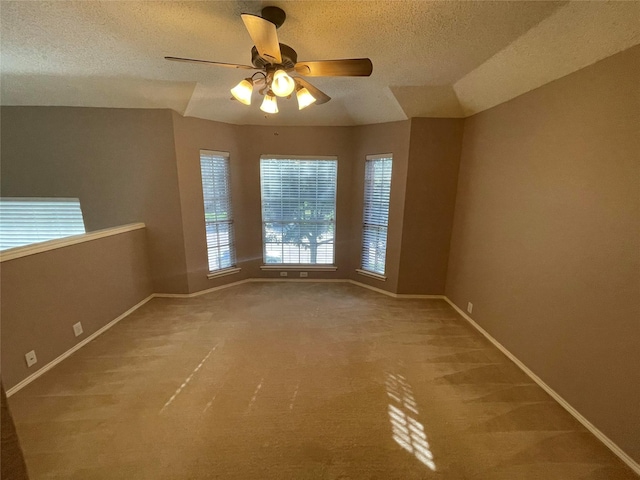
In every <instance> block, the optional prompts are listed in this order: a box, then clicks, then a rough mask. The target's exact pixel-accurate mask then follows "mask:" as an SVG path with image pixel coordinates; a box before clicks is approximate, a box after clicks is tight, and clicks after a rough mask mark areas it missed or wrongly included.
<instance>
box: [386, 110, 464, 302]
mask: <svg viewBox="0 0 640 480" xmlns="http://www.w3.org/2000/svg"><path fill="white" fill-rule="evenodd" d="M462 128H463V120H462V119H454V118H413V119H411V139H410V145H409V164H408V167H409V168H408V172H407V186H406V194H405V201H404V211H403V212H402V215H403V216H404V220H403V223H402V225H403V228H402V249H401V257H400V267H399V268H400V274H399V282H398V293H403V294H422V295H444V291H445V283H446V278H447V263H448V259H449V245H450V242H451V230H452V227H453V211H454V207H455V200H456V189H457V184H458V167H459V165H460V151H461V145H462Z"/></svg>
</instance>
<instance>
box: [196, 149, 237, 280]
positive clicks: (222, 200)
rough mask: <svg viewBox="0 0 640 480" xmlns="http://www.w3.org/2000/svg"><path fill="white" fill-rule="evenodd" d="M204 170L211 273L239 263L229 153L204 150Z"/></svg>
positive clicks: (205, 215) (201, 157) (205, 211)
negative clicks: (234, 227)
mask: <svg viewBox="0 0 640 480" xmlns="http://www.w3.org/2000/svg"><path fill="white" fill-rule="evenodd" d="M200 170H201V173H202V193H203V197H204V221H205V228H206V234H207V256H208V258H209V271H211V272H214V271H217V270H222V269H225V268H231V267H233V266H235V264H236V253H235V244H234V238H233V213H232V209H231V187H230V184H229V154H228V153H223V152H212V151H208V150H201V151H200Z"/></svg>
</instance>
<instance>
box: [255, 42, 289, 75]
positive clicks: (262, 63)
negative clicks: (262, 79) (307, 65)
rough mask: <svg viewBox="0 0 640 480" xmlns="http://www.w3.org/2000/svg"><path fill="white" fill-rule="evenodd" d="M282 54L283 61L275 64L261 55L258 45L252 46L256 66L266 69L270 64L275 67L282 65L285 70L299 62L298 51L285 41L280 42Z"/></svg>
mask: <svg viewBox="0 0 640 480" xmlns="http://www.w3.org/2000/svg"><path fill="white" fill-rule="evenodd" d="M280 56H281V57H282V63H281V64H278V65H273V64H272V63H271V62H269V61H267V60H265V59H264V58H262V57H261V56H260V54H259V53H258V49H257V48H256V47H253V48H251V63H252V64H253V65H254V66H255V67H256V68H260V69H266V68H267V67H269V66H270V65H273V66H274V67H276V66H281V67H282V68H283V69H284V70H290V69H292V68H293V67H294V66H295V64H296V63H297V62H298V54H297V53H296V51H295V50H294V49H293V48H291V47H290V46H289V45H285V44H284V43H281V44H280Z"/></svg>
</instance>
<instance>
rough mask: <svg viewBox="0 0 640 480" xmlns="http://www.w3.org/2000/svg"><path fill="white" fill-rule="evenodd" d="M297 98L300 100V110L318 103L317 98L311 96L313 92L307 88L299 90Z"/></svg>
mask: <svg viewBox="0 0 640 480" xmlns="http://www.w3.org/2000/svg"><path fill="white" fill-rule="evenodd" d="M296 97H297V98H298V110H302V109H303V108H305V107H308V106H309V105H311V104H312V103H313V102H315V101H316V99H315V97H314V96H313V95H311V92H309V90H307V88H306V87H302V88H301V89H300V90H298V91H297V92H296Z"/></svg>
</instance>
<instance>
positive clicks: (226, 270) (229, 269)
mask: <svg viewBox="0 0 640 480" xmlns="http://www.w3.org/2000/svg"><path fill="white" fill-rule="evenodd" d="M199 154H200V181H201V186H202V200H203V213H204V215H203V220H204V229H205V241H206V245H207V271H208V273H207V278H209V279H211V278H215V277H219V276H223V275H230V274H232V273H237V272H239V271H240V268H238V266H237V256H236V243H235V225H234V215H233V199H232V196H231V159H230V155H229V152H222V151H217V150H208V149H201V150H200V152H199ZM207 157H209V158H207ZM208 159H211V160H213V161H215V160H220V159H222V160H223V165H224V179H223V182H224V183H225V190H226V195H223V197H224V199H223V201H224V202H226V206H227V218H226V219H222V220H207V201H210V202H211V201H213V200H214V198H207V193H206V191H207V186H206V185H205V174H204V172H203V162H204V161H205V160H208ZM210 181H211V183H212V184H213V182H215V181H216V180H215V178H214V176H212V178H211V179H210ZM219 225H226V232H225V233H227V235H228V243H225V242H223V241H221V238H220V237H221V235H220V231H219ZM211 226H215V227H216V232H217V235H216V236H217V240H216V241H215V242H212V241H211V237H210V236H209V233H208V232H209V228H210V227H211ZM223 247H228V256H229V261H228V263H229V264H228V265H224V266H223V265H222V263H223V260H222V256H223V255H224V254H223V253H222V248H223ZM215 249H217V250H218V264H219V265H220V266H219V267H218V268H212V263H211V259H212V253H211V252H212V250H215Z"/></svg>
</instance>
